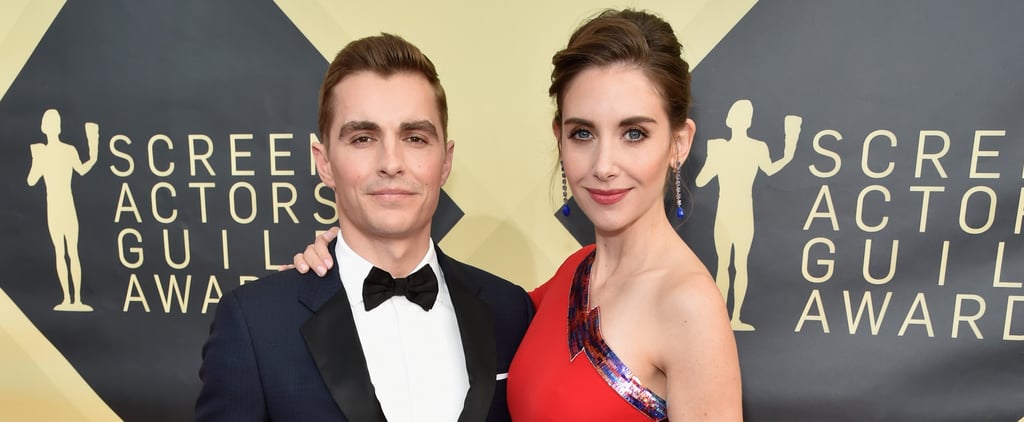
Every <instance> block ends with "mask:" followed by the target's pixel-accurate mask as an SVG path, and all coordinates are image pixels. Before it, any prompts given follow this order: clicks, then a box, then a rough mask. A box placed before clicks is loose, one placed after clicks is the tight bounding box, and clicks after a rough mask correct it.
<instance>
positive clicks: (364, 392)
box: [299, 242, 387, 422]
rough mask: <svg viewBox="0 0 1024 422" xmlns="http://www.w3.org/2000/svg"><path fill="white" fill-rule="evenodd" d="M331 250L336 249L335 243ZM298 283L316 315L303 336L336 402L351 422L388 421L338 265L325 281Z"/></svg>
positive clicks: (304, 327)
mask: <svg viewBox="0 0 1024 422" xmlns="http://www.w3.org/2000/svg"><path fill="white" fill-rule="evenodd" d="M328 250H331V251H333V250H334V242H331V244H330V246H329V247H328ZM331 259H334V258H333V256H332V257H331ZM299 283H302V285H300V287H299V301H300V302H302V303H303V305H305V306H306V307H308V308H309V309H310V310H311V311H313V316H312V317H310V318H309V320H307V321H306V322H305V324H303V325H302V329H301V332H302V337H303V338H304V339H305V340H306V345H307V346H308V347H309V352H310V354H311V355H312V356H313V360H314V361H315V362H316V366H317V368H319V369H320V375H321V376H322V377H323V380H324V383H325V384H326V385H327V388H328V389H329V390H330V391H331V396H332V397H334V401H335V402H336V403H337V404H338V407H339V408H341V411H342V413H344V414H345V417H346V418H347V419H348V420H350V421H360V422H362V421H382V422H386V421H387V419H385V417H384V412H383V411H382V410H381V407H380V402H379V401H377V396H376V393H375V392H374V389H373V383H372V382H371V381H370V372H369V371H368V370H367V368H366V358H365V357H364V356H363V347H362V345H361V344H360V342H359V334H358V333H357V332H356V325H355V320H353V319H352V308H351V306H350V304H349V301H348V297H347V296H346V294H345V289H344V287H342V285H341V280H340V276H339V275H338V266H337V265H334V266H333V267H331V270H330V272H329V273H328V274H327V276H326V277H324V278H322V279H319V278H317V277H316V276H315V275H311V276H307V277H306V278H305V279H303V280H301V281H299Z"/></svg>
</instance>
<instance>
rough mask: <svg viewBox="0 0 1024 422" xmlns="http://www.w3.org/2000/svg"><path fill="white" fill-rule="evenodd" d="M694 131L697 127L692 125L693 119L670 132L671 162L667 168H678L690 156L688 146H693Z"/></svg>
mask: <svg viewBox="0 0 1024 422" xmlns="http://www.w3.org/2000/svg"><path fill="white" fill-rule="evenodd" d="M696 131H697V125H696V124H695V123H693V119H686V122H684V123H683V124H682V125H680V126H679V128H677V129H674V130H673V131H672V151H671V160H672V162H671V163H669V166H671V167H672V168H675V167H676V166H680V165H682V164H683V162H685V161H686V157H688V156H690V146H692V145H693V134H694V132H696Z"/></svg>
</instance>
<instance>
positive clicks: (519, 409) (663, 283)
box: [508, 10, 742, 422]
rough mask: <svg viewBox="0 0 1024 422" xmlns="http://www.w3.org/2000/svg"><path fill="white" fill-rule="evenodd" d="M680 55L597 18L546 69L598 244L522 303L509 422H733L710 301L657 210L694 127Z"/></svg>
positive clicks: (728, 357)
mask: <svg viewBox="0 0 1024 422" xmlns="http://www.w3.org/2000/svg"><path fill="white" fill-rule="evenodd" d="M680 49H681V46H680V44H679V41H678V40H677V39H676V37H675V34H674V33H673V31H672V28H671V26H669V24H668V23H666V22H665V21H663V20H661V19H660V18H658V17H656V16H654V15H651V14H649V13H645V12H639V11H633V10H623V11H615V10H609V11H606V12H604V13H601V14H600V15H598V16H596V17H595V18H593V19H591V20H590V21H588V22H586V23H585V24H583V25H582V26H581V27H580V28H579V29H577V30H576V32H575V33H574V34H573V35H572V37H571V38H570V39H569V43H568V46H566V48H565V49H564V50H562V51H559V52H558V53H556V54H555V56H554V58H553V60H552V61H553V63H554V65H555V68H554V71H553V72H552V74H551V81H552V83H551V88H550V89H549V94H550V95H551V96H552V97H554V98H555V102H556V104H557V111H556V112H555V118H554V121H553V123H552V127H553V130H554V135H555V139H556V141H557V142H558V151H559V156H560V158H561V162H562V168H563V171H564V175H565V176H564V177H565V181H566V182H567V184H568V186H569V187H570V188H571V189H572V193H573V197H574V198H575V199H576V203H577V204H578V205H579V207H580V209H582V210H583V213H584V214H586V216H587V218H589V219H590V221H591V222H593V224H594V228H595V231H596V233H595V235H596V236H595V238H596V244H595V245H590V246H586V247H584V248H582V249H581V250H580V251H578V252H576V253H575V254H573V255H572V256H570V257H569V258H568V259H567V260H566V261H565V263H563V264H562V266H561V268H559V269H558V272H557V273H556V274H555V275H554V277H552V278H551V280H549V281H548V282H547V283H545V284H543V285H542V286H540V287H539V288H537V289H536V290H535V291H533V292H532V293H531V296H532V297H533V301H534V305H535V306H536V315H535V316H534V319H533V322H532V323H531V324H530V328H529V330H528V331H527V333H526V337H525V338H524V339H523V342H522V344H521V345H520V346H519V349H518V350H517V351H516V356H515V359H514V360H513V361H512V367H511V369H510V370H509V376H508V401H509V410H510V411H511V413H512V418H513V420H521V421H531V422H533V421H565V420H586V421H598V420H606V421H632V420H636V421H644V420H664V419H668V418H671V419H672V420H676V421H684V420H685V421H691V420H713V421H731V420H740V419H742V409H741V398H740V396H741V392H740V373H739V361H738V358H737V354H736V344H735V340H734V338H733V334H732V329H731V328H730V326H729V319H728V314H727V313H726V310H725V304H724V302H723V300H722V295H721V294H720V293H719V291H718V288H717V287H716V286H715V282H714V279H713V278H712V277H711V275H710V274H709V273H708V271H707V269H706V268H705V267H704V265H703V264H702V263H701V262H700V261H699V260H698V259H697V256H696V255H694V253H693V251H692V250H691V249H690V248H689V247H688V246H687V245H686V243H685V242H684V241H683V240H682V239H680V238H679V236H678V235H677V234H676V232H675V230H674V229H673V227H672V224H671V223H670V221H669V218H668V217H667V216H666V214H665V211H664V205H663V204H664V202H663V198H664V192H665V189H666V183H667V182H668V181H671V182H672V183H671V187H672V188H674V189H673V190H674V191H676V192H678V191H677V189H678V187H679V184H680V182H679V181H678V177H679V176H678V171H679V167H680V165H681V164H682V162H683V161H684V160H685V159H686V156H687V154H688V153H689V150H690V144H691V143H692V140H693V134H694V130H695V126H694V123H693V121H692V120H690V119H689V118H688V116H687V111H688V110H687V109H688V106H689V102H690V74H689V69H688V68H689V66H688V65H687V63H686V62H685V61H683V59H682V58H681V57H680V53H681V51H680ZM666 175H668V176H669V177H666ZM677 195H678V193H677ZM678 205H679V202H678V200H677V206H678ZM565 211H567V209H565ZM677 212H679V213H680V214H681V208H678V209H677ZM680 216H681V215H680Z"/></svg>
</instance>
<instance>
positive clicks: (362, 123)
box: [338, 120, 380, 136]
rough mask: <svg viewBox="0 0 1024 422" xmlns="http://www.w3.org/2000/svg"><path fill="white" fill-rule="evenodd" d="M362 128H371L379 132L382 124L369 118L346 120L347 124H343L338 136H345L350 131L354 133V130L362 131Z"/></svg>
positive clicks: (370, 129)
mask: <svg viewBox="0 0 1024 422" xmlns="http://www.w3.org/2000/svg"><path fill="white" fill-rule="evenodd" d="M360 130H369V131H374V132H379V131H380V125H378V124H376V123H374V122H371V121H369V120H353V121H348V122H345V124H343V125H341V130H340V131H338V136H345V135H346V134H349V133H352V132H356V131H360Z"/></svg>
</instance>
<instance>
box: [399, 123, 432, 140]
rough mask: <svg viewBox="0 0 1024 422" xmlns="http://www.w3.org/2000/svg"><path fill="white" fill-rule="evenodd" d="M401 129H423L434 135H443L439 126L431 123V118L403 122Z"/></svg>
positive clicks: (404, 130) (422, 130)
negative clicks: (438, 130) (438, 129)
mask: <svg viewBox="0 0 1024 422" xmlns="http://www.w3.org/2000/svg"><path fill="white" fill-rule="evenodd" d="M399 129H401V131H402V132H410V131H421V132H427V133H430V134H433V135H434V136H438V137H440V136H441V134H440V133H438V132H437V126H434V124H433V123H430V121H429V120H416V121H412V122H402V124H401V125H400V126H399Z"/></svg>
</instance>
